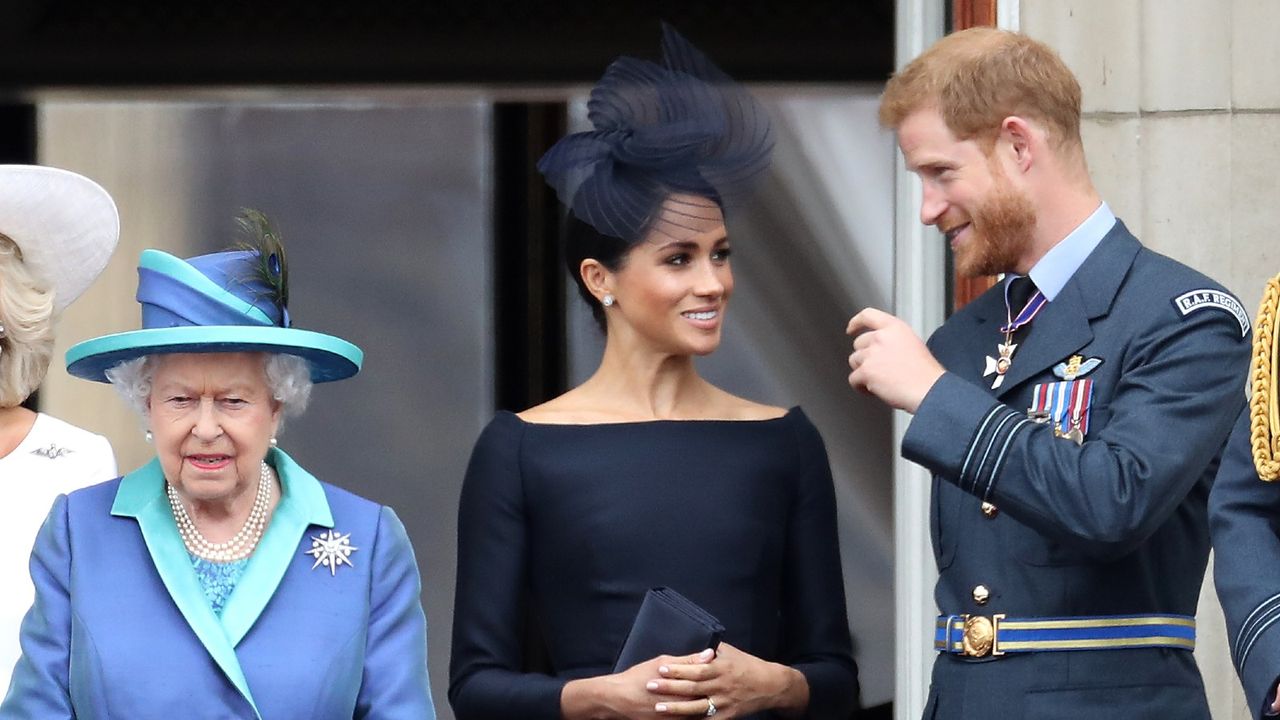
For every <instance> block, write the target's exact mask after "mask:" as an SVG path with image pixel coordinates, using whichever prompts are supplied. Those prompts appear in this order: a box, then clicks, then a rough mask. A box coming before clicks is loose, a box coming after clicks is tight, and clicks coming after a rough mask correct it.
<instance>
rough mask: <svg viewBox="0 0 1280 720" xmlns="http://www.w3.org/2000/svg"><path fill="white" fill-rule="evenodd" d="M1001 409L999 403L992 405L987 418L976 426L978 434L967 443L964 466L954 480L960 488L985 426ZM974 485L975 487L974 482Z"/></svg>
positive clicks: (962, 485) (975, 483)
mask: <svg viewBox="0 0 1280 720" xmlns="http://www.w3.org/2000/svg"><path fill="white" fill-rule="evenodd" d="M1001 407H1002V406H1001V405H1000V403H996V404H995V405H992V406H991V409H990V410H988V411H987V416H986V417H985V418H983V419H982V422H981V423H979V424H978V432H976V433H974V434H973V440H971V441H970V442H969V452H968V453H967V454H966V455H965V456H964V464H963V465H961V466H960V477H958V478H956V479H957V480H958V481H959V484H960V486H961V487H964V480H965V476H966V475H967V474H968V472H969V463H970V462H971V461H972V460H973V452H974V450H976V449H977V448H978V443H979V442H981V441H982V435H983V433H985V432H986V430H987V425H989V424H991V419H992V418H994V417H995V416H996V413H998V412H1000V408H1001ZM974 485H975V487H976V486H977V482H976V481H975V482H974Z"/></svg>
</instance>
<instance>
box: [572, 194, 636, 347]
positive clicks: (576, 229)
mask: <svg viewBox="0 0 1280 720" xmlns="http://www.w3.org/2000/svg"><path fill="white" fill-rule="evenodd" d="M631 246H632V243H629V242H627V241H626V240H623V239H621V238H616V237H613V236H612V235H605V234H604V233H602V232H600V231H599V230H596V229H595V228H594V227H592V226H590V225H588V224H587V223H585V222H583V221H581V220H579V219H578V218H577V217H575V216H574V214H573V212H570V213H569V214H568V216H566V218H565V233H564V264H565V267H566V268H567V269H568V270H569V277H571V278H573V281H574V282H575V283H577V284H578V295H579V296H581V297H582V300H583V301H584V302H585V303H587V307H589V308H591V316H592V317H593V318H595V320H596V324H597V325H599V326H600V331H601V332H606V331H607V330H606V325H605V321H604V307H602V306H601V305H600V301H599V300H597V299H596V296H595V295H592V294H591V291H590V290H589V289H587V283H586V281H584V280H583V279H582V261H583V260H586V259H587V258H591V259H592V260H596V261H597V262H599V263H600V264H601V265H603V266H605V268H607V269H608V270H609V272H618V271H619V270H621V269H622V268H623V266H624V265H626V262H627V251H628V250H630V249H631Z"/></svg>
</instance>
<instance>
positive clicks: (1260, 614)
mask: <svg viewBox="0 0 1280 720" xmlns="http://www.w3.org/2000/svg"><path fill="white" fill-rule="evenodd" d="M1277 614H1280V593H1277V594H1275V595H1272V596H1271V597H1269V598H1267V599H1266V600H1263V601H1262V602H1261V603H1260V604H1259V605H1258V607H1256V608H1254V609H1253V612H1251V613H1249V617H1247V618H1245V620H1244V623H1243V624H1242V625H1241V626H1240V631H1239V632H1238V633H1236V641H1235V643H1233V647H1232V648H1231V654H1232V655H1234V656H1235V657H1236V658H1237V659H1239V660H1240V664H1241V665H1243V664H1244V659H1243V658H1242V657H1241V654H1242V647H1243V646H1244V645H1245V644H1246V642H1247V641H1246V638H1250V637H1252V636H1254V635H1255V634H1259V633H1260V629H1259V627H1258V626H1259V625H1262V624H1263V623H1266V621H1267V619H1268V618H1269V617H1273V616H1275V615H1277ZM1272 622H1274V620H1272ZM1250 644H1252V643H1250Z"/></svg>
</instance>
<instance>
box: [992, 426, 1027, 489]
mask: <svg viewBox="0 0 1280 720" xmlns="http://www.w3.org/2000/svg"><path fill="white" fill-rule="evenodd" d="M1029 424H1031V420H1030V419H1028V418H1022V419H1020V420H1018V423H1017V424H1016V425H1014V426H1013V427H1012V428H1010V429H1009V434H1008V435H1005V437H1004V447H1002V448H1000V455H999V456H997V457H996V462H995V464H994V465H992V466H991V473H990V474H988V475H987V487H986V488H985V489H984V490H983V491H982V500H983V501H984V502H985V501H986V500H987V498H988V497H989V496H990V495H991V486H992V485H994V484H995V481H996V475H997V474H999V472H1000V470H1001V468H1002V467H1004V456H1005V454H1006V453H1008V452H1009V446H1010V445H1012V444H1013V437H1014V436H1015V435H1017V434H1018V431H1019V430H1021V429H1022V427H1023V426H1024V425H1029Z"/></svg>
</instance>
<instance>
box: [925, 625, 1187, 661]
mask: <svg viewBox="0 0 1280 720" xmlns="http://www.w3.org/2000/svg"><path fill="white" fill-rule="evenodd" d="M1151 647H1163V648H1174V649H1177V650H1194V649H1195V648H1196V619H1195V618H1193V617H1190V616H1188V615H1105V616H1100V617H1065V618H1013V617H1005V616H1004V615H990V616H986V615H939V616H938V623H937V626H936V630H935V633H934V640H933V648H934V649H935V650H937V651H938V652H946V653H954V654H956V655H967V656H969V657H986V656H987V655H1003V654H1005V653H1021V652H1044V651H1053V650H1120V649H1125V648H1151Z"/></svg>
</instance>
